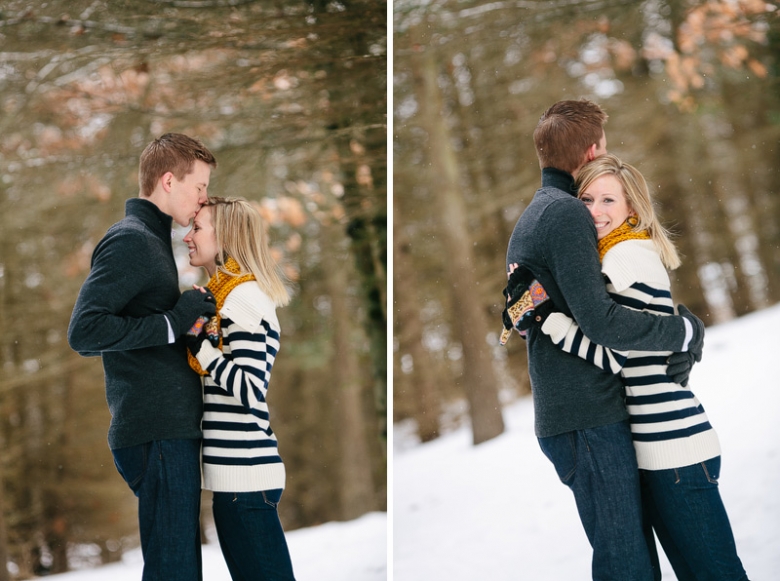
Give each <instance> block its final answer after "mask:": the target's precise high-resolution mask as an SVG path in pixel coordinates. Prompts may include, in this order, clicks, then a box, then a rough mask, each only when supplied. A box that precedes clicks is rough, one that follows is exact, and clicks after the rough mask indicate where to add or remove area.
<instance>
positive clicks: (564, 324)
mask: <svg viewBox="0 0 780 581" xmlns="http://www.w3.org/2000/svg"><path fill="white" fill-rule="evenodd" d="M571 323H572V320H571V319H570V318H569V317H567V316H566V315H564V314H563V313H550V315H549V316H548V317H547V319H546V320H545V321H544V323H543V324H542V333H544V334H545V335H549V336H550V339H552V342H553V343H556V344H557V343H560V342H561V341H563V340H564V339H565V338H566V333H568V332H569V327H570V326H571Z"/></svg>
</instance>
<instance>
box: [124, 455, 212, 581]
mask: <svg viewBox="0 0 780 581" xmlns="http://www.w3.org/2000/svg"><path fill="white" fill-rule="evenodd" d="M112 453H113V454H114V464H116V467H117V470H119V473H120V474H121V475H122V478H124V479H125V482H127V484H128V485H129V486H130V489H131V490H132V491H133V492H134V493H135V495H136V496H137V497H138V524H139V529H140V532H141V551H142V553H143V556H144V572H143V577H142V579H143V581H200V580H201V579H203V573H202V567H201V552H200V440H156V441H153V442H148V443H146V444H140V445H138V446H130V447H128V448H118V449H116V450H112Z"/></svg>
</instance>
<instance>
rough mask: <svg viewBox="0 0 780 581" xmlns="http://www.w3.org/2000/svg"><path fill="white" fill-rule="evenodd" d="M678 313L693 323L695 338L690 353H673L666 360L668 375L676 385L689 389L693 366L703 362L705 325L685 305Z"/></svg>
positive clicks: (689, 348)
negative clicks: (689, 378)
mask: <svg viewBox="0 0 780 581" xmlns="http://www.w3.org/2000/svg"><path fill="white" fill-rule="evenodd" d="M677 312H678V313H679V315H680V316H681V317H685V318H686V319H688V320H689V321H690V322H691V326H692V327H693V337H692V338H691V341H690V343H689V344H688V351H684V352H681V353H672V354H671V355H670V356H669V358H668V359H667V360H666V363H667V367H666V375H668V376H669V377H670V378H671V379H672V381H674V382H675V383H678V384H680V385H682V386H683V387H687V386H688V376H689V375H690V374H691V369H692V368H693V364H694V363H697V362H699V361H701V357H702V353H703V351H704V323H702V322H701V319H699V318H698V317H697V316H696V315H694V314H693V313H692V312H691V311H689V310H688V308H687V307H686V306H685V305H678V306H677Z"/></svg>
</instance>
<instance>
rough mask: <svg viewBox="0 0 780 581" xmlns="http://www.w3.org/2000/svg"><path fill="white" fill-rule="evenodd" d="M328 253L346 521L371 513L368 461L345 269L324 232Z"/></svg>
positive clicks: (333, 242)
mask: <svg viewBox="0 0 780 581" xmlns="http://www.w3.org/2000/svg"><path fill="white" fill-rule="evenodd" d="M327 231H328V232H330V233H331V235H330V236H329V238H330V240H329V244H328V246H329V247H330V248H329V250H328V252H325V253H324V256H323V258H324V262H325V264H324V266H325V273H326V274H325V284H326V288H327V289H328V294H329V295H330V306H331V320H332V321H333V345H334V347H335V352H334V354H333V377H334V386H333V398H334V402H333V403H334V410H335V415H336V418H337V426H338V437H339V454H338V458H339V472H340V474H341V480H340V482H339V485H338V491H339V495H340V497H341V514H342V517H343V518H345V519H347V520H350V519H354V518H356V517H358V516H360V515H362V514H365V513H367V512H369V511H370V510H372V509H373V508H374V494H373V492H374V486H373V481H372V476H371V456H370V453H369V449H368V431H367V429H366V422H365V399H364V396H365V392H364V388H363V385H362V383H361V378H362V376H361V374H360V373H359V372H358V366H359V365H358V359H357V357H358V355H357V353H358V349H357V348H356V346H355V345H354V341H353V338H352V333H353V330H354V328H355V327H354V324H353V323H352V314H351V313H352V309H350V307H349V305H348V301H347V288H348V287H349V283H348V274H349V272H350V271H351V269H349V268H344V266H343V264H342V262H343V261H342V260H341V257H342V255H344V254H346V251H342V250H341V249H339V246H341V245H342V244H341V242H343V240H334V238H335V236H333V234H335V231H334V230H333V229H328V230H327Z"/></svg>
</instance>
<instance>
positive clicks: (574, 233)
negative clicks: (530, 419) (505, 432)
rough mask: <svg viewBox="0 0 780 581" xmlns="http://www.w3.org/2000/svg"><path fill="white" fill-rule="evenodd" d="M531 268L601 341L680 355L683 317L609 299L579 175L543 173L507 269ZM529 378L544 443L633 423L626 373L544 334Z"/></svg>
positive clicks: (537, 335)
mask: <svg viewBox="0 0 780 581" xmlns="http://www.w3.org/2000/svg"><path fill="white" fill-rule="evenodd" d="M515 262H516V263H518V264H523V265H525V266H526V267H528V268H529V269H530V270H531V271H532V272H533V273H534V274H535V275H536V278H537V279H538V280H539V282H541V283H542V285H543V286H544V288H545V289H546V290H547V293H548V294H549V296H550V298H551V299H552V301H553V303H555V306H556V307H557V309H558V310H560V311H562V312H564V313H565V314H567V315H569V316H570V317H572V318H573V319H574V320H576V321H577V323H578V324H579V326H580V328H581V329H582V331H583V332H584V333H585V335H586V336H587V337H589V338H590V339H591V341H593V342H594V343H597V344H600V345H603V346H605V347H610V348H612V349H617V350H622V351H628V350H643V351H680V350H681V349H682V346H683V342H684V340H685V324H684V323H683V320H682V317H678V316H670V317H658V316H655V315H653V314H650V313H643V312H639V311H633V310H631V309H627V308H624V307H621V306H619V305H618V304H617V303H615V302H614V301H613V300H612V299H611V298H610V297H609V295H608V294H607V290H606V285H605V282H604V278H603V276H602V274H601V263H600V262H599V255H598V249H597V239H596V228H595V226H594V225H593V219H592V218H591V216H590V213H589V212H588V210H587V208H586V207H585V205H584V204H583V203H582V202H581V201H580V200H578V199H577V198H576V193H575V189H574V180H573V178H572V176H571V175H569V174H568V173H566V172H562V171H560V170H556V169H553V168H545V169H544V170H543V171H542V187H541V188H540V189H539V190H537V192H536V194H535V195H534V198H533V200H532V201H531V203H530V204H529V205H528V207H527V208H526V209H525V211H524V212H523V214H522V215H521V216H520V218H519V219H518V221H517V224H516V225H515V228H514V231H513V232H512V236H511V238H510V240H509V248H508V250H507V267H508V265H509V264H512V263H515ZM527 349H528V373H529V375H530V377H531V389H532V391H533V398H534V415H535V431H536V435H537V436H538V437H540V438H544V437H548V436H554V435H557V434H561V433H564V432H569V431H572V430H580V429H586V428H594V427H598V426H604V425H607V424H611V423H615V422H619V421H621V420H624V419H626V418H627V417H628V413H627V412H626V409H625V405H624V401H623V397H624V394H623V392H624V390H623V385H622V383H621V380H620V376H619V375H612V374H610V373H606V372H604V371H602V370H600V369H599V368H597V367H596V366H594V365H591V364H589V363H587V362H586V361H584V360H582V359H580V358H579V357H576V356H574V355H570V354H568V353H564V352H563V351H561V350H560V349H558V348H557V347H556V346H555V345H553V343H552V341H551V340H550V338H549V337H548V336H546V335H544V333H542V331H541V330H540V329H539V328H535V327H534V328H532V329H530V330H529V332H528V339H527Z"/></svg>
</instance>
